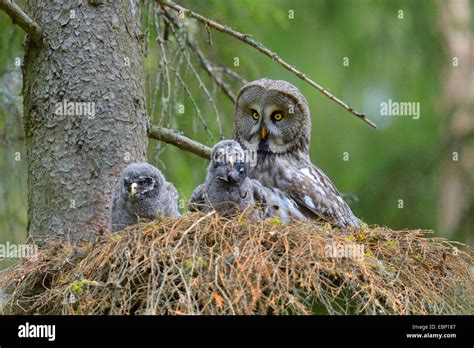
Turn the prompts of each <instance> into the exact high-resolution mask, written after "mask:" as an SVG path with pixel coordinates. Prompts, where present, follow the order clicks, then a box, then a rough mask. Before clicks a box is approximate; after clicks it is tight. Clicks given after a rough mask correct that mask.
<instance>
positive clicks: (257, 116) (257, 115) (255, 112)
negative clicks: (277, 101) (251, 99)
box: [250, 109, 260, 120]
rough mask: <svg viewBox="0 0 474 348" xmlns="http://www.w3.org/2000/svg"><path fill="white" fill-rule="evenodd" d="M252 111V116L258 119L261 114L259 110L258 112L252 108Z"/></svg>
mask: <svg viewBox="0 0 474 348" xmlns="http://www.w3.org/2000/svg"><path fill="white" fill-rule="evenodd" d="M250 113H251V114H252V118H253V119H254V120H258V118H259V117H260V116H259V114H258V112H257V110H253V109H251V110H250Z"/></svg>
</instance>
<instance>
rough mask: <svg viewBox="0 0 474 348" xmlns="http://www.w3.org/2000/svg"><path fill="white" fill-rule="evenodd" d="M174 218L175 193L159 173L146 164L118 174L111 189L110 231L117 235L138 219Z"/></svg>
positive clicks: (132, 166) (137, 164)
mask: <svg viewBox="0 0 474 348" xmlns="http://www.w3.org/2000/svg"><path fill="white" fill-rule="evenodd" d="M158 215H161V216H178V215H180V213H179V210H178V192H177V191H176V188H175V187H174V186H173V184H171V183H169V182H168V181H166V180H165V177H164V176H163V174H162V173H161V172H160V170H159V169H158V168H156V167H154V166H152V165H151V164H148V163H133V164H130V165H128V166H127V167H126V168H125V169H124V170H123V172H122V175H121V177H120V180H119V182H118V183H117V186H116V188H115V192H114V196H113V203H112V214H111V218H110V230H111V231H112V232H115V231H120V230H122V229H124V228H125V227H127V226H129V225H134V224H136V223H137V222H138V219H139V218H140V219H146V220H156V219H157V217H158Z"/></svg>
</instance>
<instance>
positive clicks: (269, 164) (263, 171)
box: [249, 156, 297, 187]
mask: <svg viewBox="0 0 474 348" xmlns="http://www.w3.org/2000/svg"><path fill="white" fill-rule="evenodd" d="M296 162H297V161H295V160H294V159H293V158H291V157H289V156H265V157H260V156H259V158H258V161H257V165H256V166H254V167H251V168H250V171H249V176H250V178H252V179H256V180H258V181H260V183H261V184H262V185H264V186H267V187H280V186H281V184H282V183H283V182H291V181H292V177H293V170H292V168H295V167H297V163H296Z"/></svg>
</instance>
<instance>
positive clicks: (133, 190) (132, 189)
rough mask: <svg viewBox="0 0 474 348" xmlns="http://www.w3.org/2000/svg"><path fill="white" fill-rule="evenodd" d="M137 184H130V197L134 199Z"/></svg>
mask: <svg viewBox="0 0 474 348" xmlns="http://www.w3.org/2000/svg"><path fill="white" fill-rule="evenodd" d="M137 186H138V185H137V183H136V182H134V183H132V185H130V193H131V195H132V197H135V195H136V194H137Z"/></svg>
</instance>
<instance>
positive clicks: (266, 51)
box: [158, 0, 377, 128]
mask: <svg viewBox="0 0 474 348" xmlns="http://www.w3.org/2000/svg"><path fill="white" fill-rule="evenodd" d="M158 2H159V3H160V4H161V5H162V6H166V7H169V8H171V9H173V10H175V11H178V12H180V13H184V14H186V15H188V16H190V17H192V18H194V19H196V20H197V21H199V22H201V23H203V24H204V25H206V26H208V27H210V28H213V29H215V30H218V31H220V32H222V33H226V34H228V35H230V36H233V37H235V38H237V39H239V40H240V41H242V42H244V43H246V44H247V45H249V46H251V47H253V48H255V49H256V50H258V51H260V52H261V53H263V54H265V55H266V56H268V57H270V58H271V59H272V60H274V61H276V62H277V63H278V64H280V65H281V66H283V67H284V68H285V69H287V70H289V71H290V72H292V73H293V74H295V75H296V76H298V77H299V78H300V79H302V80H303V81H305V82H307V83H309V84H310V85H311V86H313V87H314V88H316V89H317V90H318V91H320V92H321V93H322V94H324V95H325V96H326V97H328V98H329V99H331V100H333V101H334V102H336V103H337V104H339V105H340V106H342V107H343V108H344V109H346V110H347V111H349V112H350V113H351V114H353V115H355V116H357V117H358V118H360V119H361V120H362V121H364V122H365V123H367V124H368V125H370V126H372V127H374V128H376V127H377V126H376V125H375V123H373V122H372V121H370V120H369V119H368V118H367V116H366V115H365V114H364V113H362V112H358V111H356V110H355V109H354V108H353V107H352V106H350V105H349V104H347V103H345V102H344V101H342V100H340V99H339V98H337V97H336V96H334V95H332V94H331V93H330V92H329V91H328V90H327V89H326V88H324V87H322V86H320V85H319V84H317V83H316V82H314V81H313V80H311V79H310V78H309V77H307V76H306V75H305V74H304V73H303V72H301V71H299V70H298V69H296V68H295V67H294V66H292V65H291V64H289V63H287V62H286V61H284V60H283V59H281V58H280V57H279V56H278V55H277V54H276V53H275V52H273V51H270V50H269V49H268V48H266V47H265V46H264V45H263V44H261V43H260V42H258V41H256V40H254V39H252V38H251V37H250V35H248V34H242V33H240V32H238V31H236V30H234V29H232V28H230V27H229V26H227V25H223V24H221V23H219V22H216V21H214V20H212V19H208V18H206V17H204V16H202V15H200V14H199V13H196V12H193V11H192V10H190V9H187V8H185V7H182V6H179V5H177V4H175V3H174V2H170V1H164V0H158Z"/></svg>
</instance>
